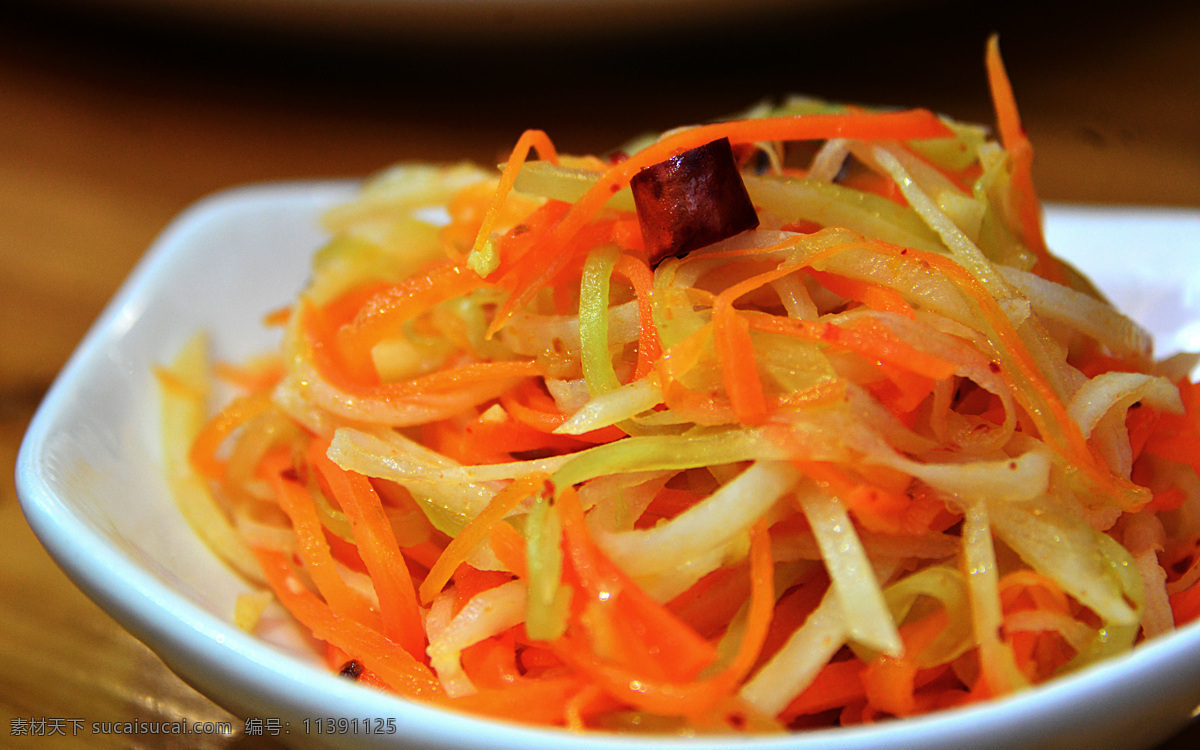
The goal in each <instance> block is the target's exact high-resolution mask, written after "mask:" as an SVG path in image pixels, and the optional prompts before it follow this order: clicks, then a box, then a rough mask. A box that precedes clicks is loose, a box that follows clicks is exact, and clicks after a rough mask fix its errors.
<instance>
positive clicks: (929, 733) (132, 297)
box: [15, 180, 1200, 749]
mask: <svg viewBox="0 0 1200 750" xmlns="http://www.w3.org/2000/svg"><path fill="white" fill-rule="evenodd" d="M357 184H358V183H357V181H354V180H320V181H297V182H279V183H261V184H255V185H248V186H242V187H237V188H231V189H227V190H223V191H220V192H218V193H215V194H212V195H210V196H207V197H205V198H203V199H201V200H200V201H198V202H196V203H194V204H192V205H191V206H190V207H188V208H187V209H186V210H185V211H184V212H183V213H181V214H180V215H179V216H178V217H177V218H176V219H175V220H173V221H172V222H171V223H170V224H169V225H168V227H167V228H166V229H165V230H164V231H163V233H162V234H161V235H160V236H159V237H158V238H157V239H156V240H155V241H154V243H153V244H152V245H151V247H150V249H149V251H148V252H147V253H146V254H145V256H144V257H143V258H142V259H141V260H140V261H139V262H138V263H137V264H136V265H135V267H134V269H133V271H132V272H131V274H130V275H129V277H128V278H127V280H126V281H125V282H124V283H123V284H122V285H121V286H120V288H119V289H118V291H117V292H116V294H115V295H114V296H113V298H112V299H111V301H110V302H109V303H108V304H107V305H106V306H105V308H104V310H103V312H102V313H101V314H100V316H99V317H98V318H97V319H96V321H95V322H94V323H93V325H92V326H91V327H90V328H89V330H88V332H87V334H86V335H85V336H84V337H83V339H82V341H81V342H80V344H79V346H78V348H77V349H76V350H75V351H74V353H73V354H72V355H71V356H70V358H69V359H68V361H67V363H66V365H65V366H64V367H63V369H62V371H61V372H60V373H59V375H58V376H57V377H56V378H55V380H54V382H53V383H52V385H51V387H50V389H49V390H48V391H47V393H46V395H45V397H44V398H43V401H42V403H41V404H40V406H39V407H38V409H37V411H36V413H35V415H34V417H33V419H32V420H31V422H30V424H29V427H28V429H27V431H26V433H25V435H24V437H23V439H22V441H21V445H20V448H19V450H18V455H17V463H16V472H15V479H16V488H17V495H18V498H19V501H20V505H21V508H22V510H23V512H24V514H25V517H26V519H27V520H28V522H29V525H30V526H31V528H32V529H33V531H34V533H35V534H36V536H37V537H38V539H39V540H40V541H41V543H42V544H43V545H44V546H45V547H46V549H47V550H48V551H49V552H50V554H51V556H52V557H53V559H54V560H55V561H56V563H57V564H58V565H59V566H60V567H61V568H62V569H63V570H64V572H65V573H66V574H67V575H68V577H69V578H70V579H71V580H72V581H73V582H74V583H75V585H77V586H78V587H79V588H80V589H82V590H83V592H84V593H85V594H86V595H88V596H89V597H90V598H92V599H93V600H94V601H96V602H97V603H98V604H100V606H101V607H102V608H103V609H105V610H106V611H107V612H108V613H109V614H110V615H112V616H113V617H114V618H115V619H116V620H117V621H118V622H120V623H121V625H122V626H124V627H125V628H126V629H127V630H129V631H130V632H131V633H132V634H133V635H134V636H135V637H137V638H138V639H139V640H142V641H143V642H145V643H146V644H147V645H148V646H150V648H151V650H153V651H155V652H156V653H157V654H158V655H159V656H160V657H161V658H163V659H164V661H167V662H168V666H169V667H171V669H172V670H173V671H176V672H177V673H179V674H180V675H181V676H182V677H184V679H185V680H188V681H193V680H195V681H196V682H197V683H203V684H205V685H206V686H207V683H209V682H210V681H211V680H218V681H228V682H230V683H232V684H234V685H235V686H240V689H239V688H238V687H235V689H234V693H235V695H236V696H237V698H238V699H237V700H236V701H235V702H237V703H238V704H239V705H238V707H239V708H243V709H247V708H248V709H249V710H251V711H257V712H262V711H280V712H281V711H282V710H283V709H280V708H279V706H285V707H289V708H290V709H292V715H295V716H300V715H304V714H306V713H307V715H309V716H314V717H315V716H323V715H330V713H329V711H330V708H329V704H324V705H322V704H320V703H318V702H316V701H315V699H316V698H323V699H326V700H330V701H332V702H333V703H334V704H336V705H337V706H345V707H350V706H354V707H355V708H354V711H353V713H351V714H349V715H351V716H360V717H362V716H372V717H375V716H378V717H395V718H402V719H403V721H402V722H401V728H402V730H404V731H409V730H413V731H416V730H419V736H420V738H421V740H422V741H423V742H424V743H427V744H429V745H430V746H438V747H452V746H460V745H462V744H464V743H470V744H471V745H473V746H476V747H484V748H491V747H495V748H500V747H536V746H542V745H545V743H553V746H556V747H580V748H583V747H597V748H599V747H608V748H613V747H622V746H644V745H646V744H647V743H648V742H651V741H652V743H653V744H654V745H655V746H658V747H680V748H715V747H723V746H727V745H728V743H729V739H730V738H729V736H728V735H722V736H716V737H685V738H680V737H673V736H672V737H668V736H653V738H652V737H651V736H647V735H628V734H614V733H604V732H587V733H575V732H570V731H568V730H561V729H554V728H549V729H547V728H541V727H530V726H524V725H518V724H513V723H507V722H503V721H497V720H490V719H485V718H479V717H475V716H470V715H467V714H462V713H458V712H456V711H453V710H451V709H445V708H440V707H437V706H433V705H429V704H423V703H419V702H415V701H411V700H407V699H404V698H401V697H398V696H393V695H390V694H386V693H383V692H380V691H376V690H372V689H369V688H365V687H363V686H360V685H356V684H353V683H349V682H346V681H342V680H338V679H337V678H336V677H335V676H334V675H332V674H331V673H329V672H328V671H326V670H323V669H320V668H319V667H317V666H315V665H312V664H306V663H303V662H302V661H301V660H299V659H297V658H295V657H292V656H290V655H288V654H286V653H285V652H283V651H282V650H280V649H277V648H274V647H272V646H271V645H270V644H268V643H266V642H264V641H263V640H261V639H259V638H257V637H255V636H253V635H250V634H247V633H244V632H242V631H241V630H239V629H238V628H237V627H236V626H235V625H233V623H232V622H231V621H228V620H221V619H220V618H218V617H216V616H214V615H213V614H211V613H210V612H208V611H207V610H205V609H203V608H202V607H200V606H199V605H198V604H197V603H195V602H194V601H192V600H191V599H189V598H188V597H186V596H184V595H183V594H181V593H179V592H177V591H175V590H173V589H172V588H171V587H169V586H168V585H166V584H165V583H164V582H162V581H160V580H159V579H157V578H155V577H154V576H153V575H152V574H150V573H149V572H148V571H146V570H145V569H144V568H143V567H142V566H140V565H139V564H138V563H137V562H136V561H135V560H133V559H131V558H130V557H129V556H128V555H127V554H125V553H124V552H122V551H120V550H117V549H115V548H113V547H112V546H111V545H109V544H107V543H106V541H105V539H104V538H103V537H102V536H100V535H99V534H98V533H97V532H96V531H95V530H94V529H93V528H92V527H91V526H90V525H89V523H88V522H87V520H86V519H84V518H82V517H80V516H79V515H78V514H77V513H76V512H75V510H74V509H73V507H72V504H71V501H70V499H69V498H66V497H62V496H60V495H58V494H57V493H56V492H54V491H53V490H52V489H51V485H50V483H49V481H48V479H47V477H46V476H45V473H44V468H45V466H44V462H43V458H44V452H45V450H46V446H47V442H48V440H49V439H50V437H51V434H52V432H53V431H54V430H55V429H56V428H58V427H60V426H61V425H62V423H63V420H64V419H65V417H66V416H67V404H66V401H67V399H68V398H69V396H70V394H71V393H72V392H73V391H75V390H76V389H78V388H79V387H80V384H81V383H83V382H85V381H86V380H87V378H88V377H89V374H90V373H91V371H92V368H93V367H95V365H96V362H97V360H98V359H99V358H101V357H103V356H104V352H105V349H106V347H108V346H110V345H112V344H113V342H114V341H115V340H116V339H117V338H119V331H118V330H117V328H118V326H117V321H118V320H121V319H122V318H123V317H126V315H127V313H128V312H129V311H130V310H136V309H137V308H138V306H139V300H140V299H141V298H142V297H143V296H145V294H146V293H147V291H148V290H149V289H151V288H152V287H153V285H154V282H155V279H156V277H157V274H158V273H159V272H160V269H161V268H162V267H163V265H164V264H165V263H167V262H168V261H169V260H170V259H171V258H172V257H173V256H174V255H175V254H177V253H180V252H186V251H187V246H186V239H187V238H188V237H189V236H190V235H191V233H193V232H195V231H201V230H202V229H203V226H204V224H205V222H207V221H209V220H211V219H212V218H213V217H214V216H219V215H221V214H222V213H223V212H226V211H228V210H230V209H231V208H232V207H243V206H245V205H246V204H247V203H253V202H255V201H263V200H285V201H286V200H314V199H315V200H318V201H337V200H341V199H344V198H346V197H347V196H349V195H351V193H352V191H353V189H354V187H355V186H356V185H357ZM1122 212H1125V213H1128V214H1129V215H1147V211H1145V210H1144V209H1140V208H1136V207H1129V208H1128V210H1126V209H1125V208H1118V209H1111V208H1096V207H1088V206H1055V205H1051V206H1049V207H1048V211H1047V213H1048V216H1049V218H1048V222H1052V221H1053V220H1054V217H1055V216H1056V215H1072V216H1076V217H1080V216H1084V217H1086V216H1092V215H1096V216H1112V215H1122ZM1148 215H1171V216H1174V215H1181V216H1183V217H1185V218H1187V219H1188V220H1191V219H1193V218H1195V219H1197V220H1200V212H1192V211H1183V212H1179V211H1174V210H1171V209H1166V210H1155V209H1151V210H1150V212H1149V214H1148ZM135 324H136V323H135ZM171 655H175V656H176V657H178V658H176V659H171V658H170V656H171ZM1183 655H1189V656H1190V658H1191V659H1192V660H1193V661H1197V662H1200V623H1191V624H1190V625H1188V626H1185V627H1184V628H1181V629H1180V630H1179V631H1177V632H1176V633H1174V634H1172V635H1170V636H1168V637H1166V638H1162V639H1158V640H1156V641H1154V642H1151V643H1145V644H1142V645H1140V646H1138V647H1137V648H1135V649H1134V650H1133V651H1132V652H1130V653H1128V654H1124V655H1122V656H1119V657H1117V658H1115V659H1111V660H1108V661H1106V662H1104V663H1101V664H1098V665H1095V666H1092V667H1089V668H1087V669H1085V670H1082V671H1081V672H1079V673H1076V674H1072V675H1066V676H1063V677H1060V678H1058V679H1055V680H1052V681H1051V682H1049V683H1046V684H1043V685H1039V686H1036V687H1034V688H1032V689H1030V690H1027V691H1024V692H1022V693H1019V694H1017V695H1013V696H1009V697H1006V698H1003V699H1000V700H996V701H991V702H987V703H983V704H977V705H972V706H967V707H962V708H955V709H947V710H943V711H938V712H934V713H931V714H926V715H922V716H917V717H912V718H907V719H903V720H900V721H891V722H886V723H880V724H876V725H871V726H863V727H846V728H831V729H817V730H810V731H805V732H798V733H792V734H787V735H783V736H778V737H777V736H772V737H757V736H743V735H737V743H738V744H739V745H746V746H755V747H763V748H776V747H778V748H783V747H789V748H797V749H799V748H817V747H821V748H839V747H847V748H848V747H861V746H864V744H865V743H868V742H870V741H873V740H874V741H882V740H887V741H888V742H889V744H891V743H895V742H900V741H903V740H904V739H905V738H907V739H908V741H912V742H920V743H922V744H924V745H925V746H929V747H935V746H945V747H953V746H955V743H956V742H960V741H961V739H962V738H963V737H964V736H975V737H980V736H987V735H988V734H989V733H991V732H1013V731H1015V730H1016V729H1017V727H1019V726H1031V725H1034V724H1036V723H1037V722H1038V721H1041V720H1052V719H1063V718H1064V712H1070V711H1072V710H1074V711H1078V710H1080V707H1081V706H1084V705H1085V704H1089V703H1093V702H1095V701H1099V700H1104V699H1105V697H1106V696H1107V697H1108V698H1109V699H1111V697H1112V696H1111V693H1112V691H1113V690H1114V689H1115V688H1116V686H1119V685H1122V684H1126V685H1129V684H1134V683H1137V682H1138V678H1139V677H1141V678H1142V679H1145V677H1146V676H1147V675H1152V674H1154V673H1156V672H1159V671H1160V670H1170V668H1171V667H1172V665H1175V666H1177V662H1178V661H1179V660H1180V657H1181V656H1183ZM196 665H203V669H201V670H199V671H198V672H195V671H192V670H194V669H195V667H196ZM263 675H270V676H271V677H273V679H264V678H263ZM248 687H253V688H254V690H252V691H251V690H247V688H248ZM202 692H207V691H205V690H204V689H203V688H202ZM1196 692H1197V694H1198V698H1197V699H1198V700H1200V685H1198V686H1197V687H1196ZM322 711H325V712H326V713H324V714H322V713H321V712H322ZM248 715H258V716H263V715H269V714H262V713H258V714H248ZM1176 728H1178V727H1176ZM357 739H358V740H360V741H361V740H363V739H364V738H363V737H362V736H358V737H357ZM375 739H379V738H378V737H376V738H375ZM383 739H384V740H387V739H389V738H386V737H385V738H383ZM939 743H941V744H939ZM379 746H381V747H382V746H390V745H387V744H381V745H379ZM545 746H549V745H545Z"/></svg>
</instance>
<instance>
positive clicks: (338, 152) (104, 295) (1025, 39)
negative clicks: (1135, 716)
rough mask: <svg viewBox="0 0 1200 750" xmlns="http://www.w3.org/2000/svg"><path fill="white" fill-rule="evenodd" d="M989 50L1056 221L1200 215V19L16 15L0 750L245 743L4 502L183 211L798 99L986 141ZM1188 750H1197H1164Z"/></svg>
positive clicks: (1068, 7) (531, 7)
mask: <svg viewBox="0 0 1200 750" xmlns="http://www.w3.org/2000/svg"><path fill="white" fill-rule="evenodd" d="M993 32H998V33H999V34H1000V41H1001V48H1002V50H1003V53H1004V56H1005V60H1006V63H1007V65H1008V69H1009V73H1010V76H1011V78H1012V80H1013V84H1014V87H1015V89H1016V94H1017V98H1018V102H1019V104H1020V106H1021V110H1022V114H1023V116H1024V121H1025V125H1026V128H1027V130H1028V131H1029V134H1030V136H1031V138H1032V140H1033V143H1034V147H1035V152H1036V157H1035V167H1034V170H1035V178H1036V180H1037V184H1038V187H1039V190H1040V192H1041V194H1042V197H1043V198H1045V199H1047V200H1051V201H1060V202H1089V203H1102V204H1153V205H1171V206H1180V207H1185V208H1186V207H1190V208H1200V4H1198V3H1195V2H1185V1H1183V0H1141V1H1140V2H1138V3H1130V2H1090V3H1061V4H1057V5H1055V4H1051V3H1046V2H1045V1H1044V0H1039V1H1037V2H1031V1H1026V0H1009V1H1008V2H1003V3H966V2H945V1H942V0H852V1H850V2H841V3H838V2H834V0H792V1H791V2H784V1H783V0H736V1H735V0H669V1H668V0H664V1H662V2H650V1H649V0H608V1H607V2H606V1H605V0H518V1H516V2H502V1H501V0H42V1H41V2H35V1H34V0H28V2H13V1H12V0H10V1H9V2H7V3H4V4H3V8H2V9H0V538H2V539H3V540H4V541H3V542H2V543H0V719H2V720H3V721H4V722H5V725H4V726H0V736H2V737H5V738H6V740H7V741H8V742H14V743H17V744H16V745H15V746H17V747H24V746H33V745H34V744H36V745H37V746H38V747H53V746H55V744H56V743H55V741H54V739H53V738H42V739H41V741H40V742H37V743H32V742H23V743H22V742H20V741H19V738H15V737H9V736H8V735H9V730H10V727H11V722H12V720H13V719H20V718H29V717H81V718H86V719H87V720H88V721H114V720H126V719H128V718H131V717H136V718H150V719H154V718H158V719H166V720H171V719H175V718H180V717H185V716H186V717H190V718H193V719H195V720H218V719H220V718H221V717H225V718H229V717H228V715H227V714H225V713H224V712H223V711H221V709H219V708H217V707H216V706H214V705H212V704H211V703H209V702H208V701H207V700H205V699H204V698H203V697H201V696H199V695H198V694H196V693H194V692H193V691H191V690H190V688H187V687H186V686H185V685H183V684H182V683H181V682H179V681H178V680H177V679H176V678H175V677H174V676H173V675H172V674H171V673H170V672H169V671H167V670H166V668H165V667H164V666H162V664H161V663H160V662H158V660H157V659H156V658H155V657H154V656H153V655H152V654H150V653H149V652H148V651H147V650H146V649H145V648H144V647H142V646H141V645H140V644H139V643H138V642H137V641H135V640H134V639H133V638H132V637H130V636H128V635H127V634H125V633H124V631H122V630H121V628H120V627H119V626H117V625H116V624H115V623H114V622H112V621H111V620H110V619H109V618H107V616H106V615H104V614H103V613H102V612H100V610H99V609H98V608H96V607H95V606H94V605H92V604H91V603H90V602H89V601H88V600H87V599H86V598H84V597H83V596H82V594H79V593H78V592H77V591H76V590H75V588H74V587H73V586H72V585H71V584H70V583H69V582H68V581H67V580H66V579H65V578H64V577H63V576H62V575H61V573H59V572H58V570H57V568H56V567H55V566H54V564H53V563H52V562H51V561H50V560H49V558H48V557H47V556H46V555H45V553H44V552H43V551H42V550H41V547H40V546H39V545H38V543H37V541H36V540H35V539H34V537H33V535H32V533H31V532H30V531H29V529H28V526H27V525H26V524H25V522H24V519H23V517H22V516H21V514H20V510H19V508H18V507H17V503H16V498H15V492H14V489H13V480H12V466H13V462H14V461H15V458H16V451H17V446H18V444H19V441H20V437H21V435H22V433H23V431H24V429H25V426H26V424H27V423H28V420H29V418H30V417H31V416H32V414H33V411H34V410H35V408H36V406H37V404H38V402H39V400H40V399H41V396H42V394H43V393H44V392H45V390H46V388H47V387H48V386H49V384H50V382H51V381H52V379H53V377H54V375H55V374H56V373H57V371H58V370H59V368H60V367H61V366H62V364H63V363H64V361H65V360H66V358H67V356H68V355H69V354H70V352H71V351H72V349H73V348H74V347H75V345H76V344H77V343H78V341H79V339H80V338H81V337H82V335H83V334H84V332H85V331H86V330H87V327H88V326H89V325H90V323H91V322H92V320H93V319H94V318H95V316H96V315H97V314H98V313H99V312H100V310H101V308H102V307H103V305H104V303H105V302H106V301H107V300H108V298H109V297H110V296H111V295H112V293H113V292H114V291H115V289H116V288H117V286H118V285H119V284H120V282H121V280H122V279H123V278H124V277H125V276H126V274H127V273H128V272H129V270H130V268H131V267H132V266H133V264H134V263H135V262H136V261H137V260H138V259H139V257H140V256H141V255H142V253H143V252H144V251H145V250H146V249H147V247H148V246H149V245H150V243H151V242H152V241H153V239H154V237H155V236H156V235H157V234H158V233H159V232H160V231H161V230H162V229H163V227H164V226H165V225H166V224H167V223H168V222H169V221H170V220H171V219H172V217H174V216H175V215H176V214H178V213H179V212H180V211H181V210H183V209H184V208H185V207H187V206H188V205H189V204H191V203H193V202H194V201H196V200H197V199H199V198H201V197H203V196H205V195H207V194H209V193H212V192H214V191H218V190H222V189H225V188H228V187H232V186H236V185H242V184H246V183H255V182H263V181H277V180H295V179H314V178H330V177H337V178H340V177H361V176H364V175H367V174H369V173H371V172H374V171H377V170H379V169H381V168H383V167H384V166H386V165H388V164H390V163H392V162H396V161H400V160H408V159H427V160H437V161H451V160H458V159H463V158H468V159H472V160H475V161H479V162H482V163H494V162H496V161H497V160H498V159H499V158H501V157H502V156H503V155H504V154H505V153H506V152H507V151H508V149H509V148H510V147H511V145H512V143H513V142H514V141H515V139H516V138H517V136H518V135H519V134H520V132H521V131H522V130H523V129H524V128H527V127H538V128H542V129H544V130H546V131H547V132H548V133H549V134H550V135H551V137H552V138H553V139H554V140H555V142H556V144H557V145H558V147H559V149H560V151H565V152H576V153H582V152H592V151H603V150H606V149H608V148H610V147H613V146H615V145H617V144H619V143H621V142H622V141H624V140H626V139H627V138H629V137H631V136H633V135H636V134H638V133H640V132H643V131H645V130H660V129H663V128H667V127H671V126H674V125H677V124H683V123H688V122H696V121H700V120H704V119H709V118H712V117H715V116H719V115H723V114H727V113H731V112H734V111H737V110H740V109H742V108H744V107H746V106H749V105H751V104H753V103H755V102H757V101H760V100H762V99H763V98H769V97H779V96H781V95H784V94H787V93H791V92H797V93H806V94H812V95H816V96H822V97H826V98H831V99H837V100H845V101H855V102H861V103H872V104H889V105H921V106H926V107H930V108H932V109H935V110H937V111H940V112H943V113H945V114H948V115H951V116H953V117H955V118H959V119H966V120H976V121H984V122H990V120H991V112H990V102H989V98H988V92H987V87H986V81H985V75H984V66H983V52H984V44H985V41H986V39H987V37H988V35H989V34H991V33H993ZM1197 257H1198V259H1200V248H1198V255H1197ZM1193 723H1194V724H1195V722H1193ZM235 726H236V727H238V728H239V729H240V728H241V723H240V721H236V720H235ZM86 739H88V740H89V742H88V743H87V744H88V746H93V747H94V746H97V742H98V741H99V738H95V737H91V738H86ZM1197 739H1200V729H1198V728H1197V727H1195V726H1193V727H1192V729H1191V730H1189V731H1188V732H1186V733H1185V734H1184V735H1182V736H1181V737H1179V738H1177V739H1176V740H1174V741H1172V743H1170V744H1169V745H1168V746H1167V747H1171V748H1175V749H1178V748H1184V747H1194V746H1195V745H1196V741H1197ZM0 744H5V743H4V742H0ZM82 744H83V743H82V742H80V741H79V740H78V739H76V740H74V741H72V740H70V738H66V739H64V740H63V741H62V743H61V746H63V747H76V746H82ZM147 746H148V747H158V746H159V745H153V744H151V745H147ZM211 746H212V747H237V748H250V747H269V746H270V743H269V742H266V741H263V740H261V739H258V738H254V737H235V738H232V739H220V740H217V739H214V740H213V741H212V744H211Z"/></svg>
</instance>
